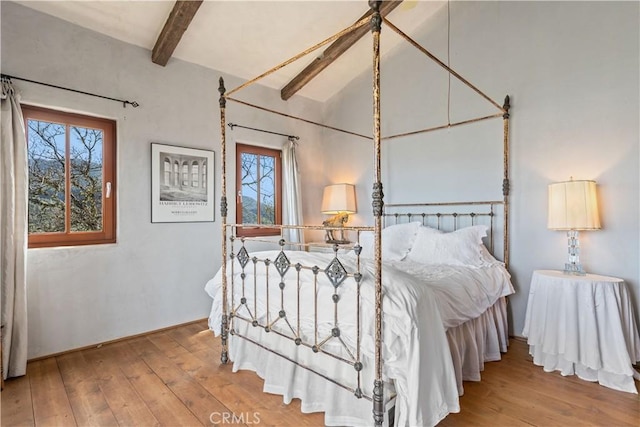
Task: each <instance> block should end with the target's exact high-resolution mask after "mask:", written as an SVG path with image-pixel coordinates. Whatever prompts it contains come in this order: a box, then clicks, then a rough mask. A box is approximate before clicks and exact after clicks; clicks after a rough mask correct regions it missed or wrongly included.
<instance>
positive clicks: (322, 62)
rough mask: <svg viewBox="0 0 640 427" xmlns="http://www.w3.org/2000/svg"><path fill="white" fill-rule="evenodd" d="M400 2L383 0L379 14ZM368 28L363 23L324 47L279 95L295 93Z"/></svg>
mask: <svg viewBox="0 0 640 427" xmlns="http://www.w3.org/2000/svg"><path fill="white" fill-rule="evenodd" d="M400 3H402V0H395V1H383V2H382V4H381V5H380V15H382V16H387V14H389V12H391V11H392V10H393V9H395V8H396V7H398V5H400ZM371 13H372V12H371V9H369V10H368V11H367V13H365V14H364V15H362V16H361V17H360V18H358V20H357V21H356V22H359V21H361V20H362V19H364V18H366V17H368V16H371ZM369 30H370V28H369V25H363V26H361V27H358V28H356V29H355V30H353V31H351V32H349V33H347V34H345V35H343V36H342V37H340V38H338V39H337V40H336V41H334V42H333V43H331V45H330V46H329V47H328V48H326V49H325V51H324V52H323V53H322V55H320V56H318V57H317V58H316V59H314V60H313V62H312V63H311V64H309V65H307V67H306V68H305V69H304V70H302V71H301V72H300V74H298V75H297V76H295V77H294V78H293V79H292V80H291V81H290V82H289V83H287V84H286V86H285V87H283V88H282V90H281V91H280V97H281V98H282V99H283V100H284V101H286V100H287V99H289V98H291V97H292V96H293V95H295V94H296V93H297V92H298V91H299V90H300V89H302V88H303V87H304V86H305V85H306V84H307V83H309V82H310V81H311V80H313V78H314V77H315V76H317V75H318V74H320V73H321V72H322V70H324V69H325V68H327V67H328V66H329V65H331V64H332V63H333V61H335V60H336V59H338V57H340V55H342V54H343V53H345V52H346V51H347V50H348V49H349V48H350V47H351V46H353V45H354V44H355V43H356V42H357V41H358V40H360V39H361V38H362V37H363V36H364V35H365V34H366V33H367V32H368V31H369Z"/></svg>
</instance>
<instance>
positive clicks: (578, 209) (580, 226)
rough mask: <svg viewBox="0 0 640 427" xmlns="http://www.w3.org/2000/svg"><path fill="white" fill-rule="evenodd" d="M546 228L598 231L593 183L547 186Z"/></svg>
mask: <svg viewBox="0 0 640 427" xmlns="http://www.w3.org/2000/svg"><path fill="white" fill-rule="evenodd" d="M547 226H548V228H549V229H551V230H599V229H600V216H599V215H598V201H597V199H596V183H595V181H565V182H557V183H554V184H549V218H548V225H547Z"/></svg>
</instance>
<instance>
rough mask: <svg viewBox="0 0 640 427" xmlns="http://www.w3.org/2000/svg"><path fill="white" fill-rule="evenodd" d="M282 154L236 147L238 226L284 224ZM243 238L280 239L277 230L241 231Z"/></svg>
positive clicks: (251, 229) (254, 229) (253, 147)
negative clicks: (265, 237) (266, 237)
mask: <svg viewBox="0 0 640 427" xmlns="http://www.w3.org/2000/svg"><path fill="white" fill-rule="evenodd" d="M280 157H281V152H280V150H272V149H269V148H263V147H255V146H251V145H244V144H236V189H239V190H238V194H237V197H236V222H237V223H239V224H242V223H244V224H262V225H272V224H273V225H280V224H282V203H281V194H280V193H281V188H282V175H281V161H280ZM237 234H238V235H239V236H274V235H279V234H280V230H279V229H277V228H247V227H244V228H240V229H238V233H237Z"/></svg>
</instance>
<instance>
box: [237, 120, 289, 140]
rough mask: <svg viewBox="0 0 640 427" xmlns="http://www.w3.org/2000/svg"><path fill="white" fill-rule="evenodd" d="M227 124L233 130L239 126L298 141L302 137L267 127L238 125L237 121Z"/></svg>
mask: <svg viewBox="0 0 640 427" xmlns="http://www.w3.org/2000/svg"><path fill="white" fill-rule="evenodd" d="M227 126H229V127H230V128H231V130H233V128H234V127H238V128H242V129H249V130H255V131H257V132H264V133H270V134H273V135H280V136H286V137H287V138H288V139H295V140H296V141H297V140H299V139H300V137H299V136H295V135H287V134H284V133H280V132H273V131H270V130H265V129H257V128H251V127H249V126H242V125H238V124H235V123H228V124H227Z"/></svg>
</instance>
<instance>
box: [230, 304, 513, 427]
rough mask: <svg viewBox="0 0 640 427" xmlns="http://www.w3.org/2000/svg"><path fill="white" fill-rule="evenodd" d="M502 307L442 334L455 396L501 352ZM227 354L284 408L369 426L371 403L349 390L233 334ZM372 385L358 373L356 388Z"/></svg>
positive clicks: (281, 342)
mask: <svg viewBox="0 0 640 427" xmlns="http://www.w3.org/2000/svg"><path fill="white" fill-rule="evenodd" d="M506 308H507V303H506V298H504V297H502V298H500V299H499V300H498V301H497V302H496V303H495V304H494V305H493V306H491V307H489V309H488V310H487V311H485V312H484V313H483V314H482V315H480V317H478V318H476V319H473V320H470V321H468V322H465V323H463V324H462V325H460V326H457V327H455V328H451V329H449V330H448V331H447V339H448V341H449V347H450V350H451V356H452V360H453V365H454V368H455V373H456V379H457V383H458V393H459V395H462V393H463V391H464V389H463V385H462V382H463V381H479V380H480V372H481V371H482V370H483V369H484V362H488V361H496V360H500V358H501V353H504V352H506V351H507V346H508V327H507V325H508V324H507V310H506ZM239 323H241V324H242V325H241V327H240V329H241V330H240V331H239V332H240V333H243V334H246V335H247V336H249V338H252V339H258V338H259V334H261V333H263V332H262V331H260V330H258V329H257V328H252V327H250V325H248V324H246V325H245V324H244V322H239ZM253 335H256V336H253ZM269 339H270V342H269V345H270V347H272V348H273V347H275V348H274V350H276V351H279V352H282V353H284V354H287V352H288V351H290V349H291V341H290V340H287V339H284V338H281V337H279V336H276V335H275V334H274V335H272V336H270V337H269ZM272 340H273V341H272ZM229 356H230V358H231V360H232V361H233V371H234V372H237V371H238V370H243V369H246V370H251V371H254V372H256V373H257V374H258V375H259V376H260V377H261V378H262V379H263V380H264V388H263V391H264V392H266V393H272V394H279V395H281V396H282V397H283V402H284V403H285V404H289V403H290V402H291V400H292V399H294V398H299V399H300V400H301V409H302V412H304V413H311V412H324V413H325V425H327V426H345V425H348V426H369V425H371V423H372V415H371V410H372V404H371V402H370V401H369V400H366V399H357V398H355V397H354V395H353V393H351V392H350V391H348V390H345V389H344V388H342V387H339V386H337V385H335V384H333V383H331V382H329V381H327V380H325V379H324V378H321V377H320V376H318V375H316V374H314V373H313V372H310V371H308V370H307V369H304V368H302V367H299V366H296V365H295V364H293V363H291V362H289V361H287V360H285V359H283V358H282V357H280V356H279V355H277V354H274V353H272V352H270V351H267V350H265V349H263V348H261V347H258V346H256V345H255V344H253V343H251V342H249V341H247V340H245V339H242V338H240V337H237V336H233V335H232V336H230V337H229ZM297 356H302V361H301V362H302V363H303V364H304V363H306V360H304V359H305V355H304V354H299V355H297ZM311 357H313V356H311ZM316 357H317V356H316ZM342 370H343V371H342ZM331 372H332V376H334V375H336V376H338V377H341V376H345V377H346V376H348V375H352V372H353V371H352V369H349V368H348V367H346V366H344V364H337V366H336V367H332V368H331ZM385 376H387V373H385ZM372 384H373V378H368V377H367V376H366V375H363V379H362V387H363V390H365V392H366V391H367V390H370V388H371V386H372ZM385 394H386V395H387V396H385V397H386V398H385V401H386V400H389V405H388V406H390V405H392V404H393V399H392V398H391V397H390V396H392V394H393V386H392V385H391V384H386V385H385ZM455 409H458V408H455ZM455 409H454V410H452V408H450V407H449V408H447V407H438V406H435V407H434V411H433V413H432V414H430V419H429V420H425V425H436V424H437V423H438V422H440V421H441V420H442V419H443V418H444V417H446V416H447V415H448V414H449V413H450V412H458V411H459V409H458V410H455ZM387 413H389V412H388V411H387ZM397 416H398V414H396V417H397ZM388 421H389V420H388V419H385V425H388ZM396 425H397V424H396Z"/></svg>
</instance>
